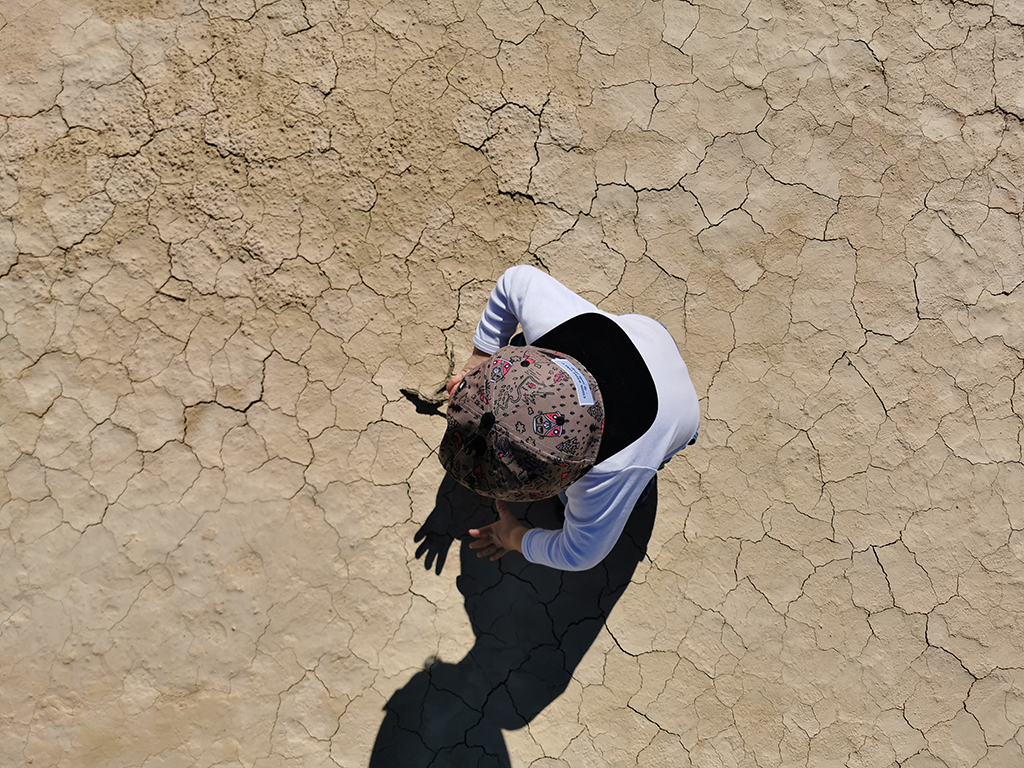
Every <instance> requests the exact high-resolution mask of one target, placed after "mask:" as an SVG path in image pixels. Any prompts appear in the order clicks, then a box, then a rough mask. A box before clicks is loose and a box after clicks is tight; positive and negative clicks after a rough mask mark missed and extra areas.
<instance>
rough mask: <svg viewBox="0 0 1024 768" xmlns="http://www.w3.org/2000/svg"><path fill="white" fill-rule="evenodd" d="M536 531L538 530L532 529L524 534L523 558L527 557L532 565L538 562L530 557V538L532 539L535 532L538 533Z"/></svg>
mask: <svg viewBox="0 0 1024 768" xmlns="http://www.w3.org/2000/svg"><path fill="white" fill-rule="evenodd" d="M536 530H537V529H536V528H531V529H530V530H528V531H527V532H526V533H524V534H523V557H525V558H526V559H527V560H528V561H529V562H531V563H536V562H537V561H536V560H535V559H534V558H532V557H530V554H529V553H530V538H531V537H532V535H533V532H534V531H536Z"/></svg>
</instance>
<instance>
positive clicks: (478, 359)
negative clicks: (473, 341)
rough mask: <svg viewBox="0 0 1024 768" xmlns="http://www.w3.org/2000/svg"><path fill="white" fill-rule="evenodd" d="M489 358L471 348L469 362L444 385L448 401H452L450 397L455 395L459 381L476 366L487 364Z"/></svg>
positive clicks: (485, 354)
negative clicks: (471, 352)
mask: <svg viewBox="0 0 1024 768" xmlns="http://www.w3.org/2000/svg"><path fill="white" fill-rule="evenodd" d="M490 358H491V356H490V355H489V354H487V353H486V352H482V351H481V350H479V349H477V348H476V347H473V354H472V355H470V356H469V360H467V361H466V364H465V365H464V366H462V370H461V371H459V372H458V373H456V374H455V375H454V376H452V377H451V378H450V379H448V383H447V384H446V385H445V389H447V390H448V399H449V400H451V399H452V395H453V394H455V388H456V387H457V386H459V382H460V381H462V380H463V379H464V378H466V374H467V373H469V372H470V371H472V370H473V369H474V368H476V367H477V366H479V365H482V364H483V363H485V362H487V361H488V360H489V359H490Z"/></svg>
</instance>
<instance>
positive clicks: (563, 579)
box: [370, 477, 657, 768]
mask: <svg viewBox="0 0 1024 768" xmlns="http://www.w3.org/2000/svg"><path fill="white" fill-rule="evenodd" d="M510 506H511V508H512V511H513V512H514V513H515V514H517V515H518V516H519V517H520V519H524V520H525V521H526V523H527V524H528V525H530V526H533V527H538V528H561V527H562V521H563V510H562V504H561V502H560V501H558V499H557V498H554V499H545V500H544V501H540V502H534V503H532V504H513V505H510ZM656 507H657V481H655V482H654V483H653V484H652V487H651V492H650V493H649V494H648V497H647V498H646V499H645V501H644V502H643V503H642V504H638V505H637V506H636V508H635V509H634V510H633V512H632V514H631V515H630V517H629V521H628V522H627V524H626V527H625V530H624V531H623V533H622V536H621V537H620V538H619V541H618V543H617V544H616V545H615V547H614V548H613V549H612V551H611V553H610V554H609V555H608V557H606V558H605V560H604V561H603V562H602V563H600V564H599V565H597V566H596V567H594V568H592V569H590V570H588V571H579V572H568V571H558V570H555V569H552V568H547V567H544V566H539V565H534V564H532V563H529V562H527V561H526V560H525V559H524V558H523V557H522V555H520V554H519V553H517V552H512V553H510V554H508V555H506V556H505V557H503V558H501V559H500V560H498V561H497V562H491V561H490V560H488V559H486V558H478V557H477V556H476V551H475V550H472V549H470V548H469V546H468V545H469V540H470V538H471V537H469V536H468V534H467V531H468V529H469V528H476V527H479V526H481V525H486V524H488V523H491V522H494V521H495V520H496V519H497V513H496V512H495V511H494V506H493V500H491V499H485V498H482V497H480V496H478V495H476V494H475V493H473V492H472V491H470V490H468V489H466V488H463V487H462V486H461V485H459V484H458V483H456V482H455V481H453V480H452V479H451V478H450V477H446V478H445V480H444V482H442V484H441V487H440V489H439V490H438V493H437V502H436V506H435V508H434V511H433V512H432V513H431V514H430V517H429V518H428V519H427V522H426V523H425V524H424V525H423V527H422V528H421V529H420V531H419V532H418V533H417V535H416V538H417V540H418V541H421V542H422V543H421V544H420V548H419V550H418V551H417V554H416V556H417V557H421V556H424V555H426V557H425V562H424V565H425V566H426V567H427V568H428V569H429V568H431V567H432V566H435V565H436V571H437V573H441V570H442V568H443V567H444V562H445V558H446V556H447V552H448V548H449V546H450V545H451V543H452V542H453V541H455V540H459V541H460V550H459V556H460V561H461V564H462V574H461V575H460V576H459V577H458V579H457V580H456V583H457V585H458V588H459V591H460V592H461V593H462V594H463V596H464V598H465V601H466V613H467V614H469V620H470V623H471V625H472V627H473V634H474V635H475V637H476V642H475V644H474V645H473V647H472V648H471V649H470V651H469V653H467V654H466V657H465V658H464V659H462V660H461V661H459V662H458V663H455V664H451V663H448V662H442V661H433V660H428V662H427V665H426V666H425V668H424V669H423V670H422V671H421V672H418V673H417V674H416V675H415V676H413V678H412V680H410V681H409V683H408V684H407V685H406V686H405V687H404V688H402V689H400V690H399V691H397V692H396V693H395V694H394V696H392V697H391V699H390V700H389V701H388V703H387V704H386V705H385V707H384V710H385V712H386V715H385V717H384V722H383V724H382V725H381V728H380V731H379V732H378V734H377V740H376V742H375V744H374V746H373V754H372V756H371V758H370V768H385V767H386V766H388V767H390V766H402V767H403V768H448V766H467V767H468V766H473V768H476V767H478V766H479V767H481V768H483V767H487V768H509V767H510V765H511V764H510V762H509V756H508V749H507V748H506V746H505V739H504V736H503V735H502V730H515V729H517V728H522V727H523V726H524V725H526V724H527V723H529V722H530V721H531V720H533V718H534V717H536V716H537V715H538V714H539V713H540V712H541V711H542V710H543V709H544V708H545V707H547V705H548V704H550V703H551V702H553V701H554V700H555V699H556V698H558V697H559V696H560V695H561V694H562V692H563V691H564V690H565V689H566V687H567V686H568V685H569V681H570V679H571V677H572V674H573V672H574V670H575V669H576V667H577V666H578V665H579V663H580V661H581V660H582V659H583V656H584V654H586V652H587V650H588V649H589V648H590V646H591V645H592V644H593V642H594V640H595V638H596V637H597V635H598V633H599V632H600V630H601V627H602V626H604V623H605V621H606V620H607V619H608V614H609V613H610V611H611V609H612V607H613V606H614V605H615V603H616V602H617V601H618V599H619V598H620V597H621V596H622V594H623V592H624V591H625V589H626V586H627V585H628V584H629V581H630V579H631V578H632V575H633V572H634V571H635V570H636V566H637V564H638V563H639V562H640V561H641V560H642V559H643V557H644V556H645V554H646V552H647V543H648V541H649V540H650V537H651V530H652V529H653V527H654V514H655V509H656Z"/></svg>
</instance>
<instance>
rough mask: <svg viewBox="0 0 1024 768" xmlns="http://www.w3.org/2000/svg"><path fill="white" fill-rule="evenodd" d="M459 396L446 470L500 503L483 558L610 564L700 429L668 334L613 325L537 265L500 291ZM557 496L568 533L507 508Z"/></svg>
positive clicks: (649, 326) (633, 318) (487, 311)
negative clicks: (662, 474) (661, 474)
mask: <svg viewBox="0 0 1024 768" xmlns="http://www.w3.org/2000/svg"><path fill="white" fill-rule="evenodd" d="M517 326H521V327H522V334H521V335H520V336H519V337H517V338H516V339H513V334H514V333H515V332H516V328H517ZM510 342H511V343H510ZM447 390H448V396H449V402H448V414H447V418H448V425H447V429H446V431H445V435H444V437H443V438H442V440H441V446H440V448H439V450H438V455H439V457H440V459H441V463H442V464H443V465H444V467H445V469H446V470H447V471H448V472H449V473H450V474H451V475H452V476H453V477H454V478H455V479H456V480H457V481H458V482H460V483H462V484H463V485H465V486H467V487H468V488H470V489H472V490H474V491H476V492H477V493H479V494H481V495H484V496H490V497H493V498H495V499H497V510H498V521H497V522H495V523H493V524H491V525H487V526H484V527H483V528H479V529H472V530H470V534H471V535H472V536H474V537H475V539H476V540H475V541H474V542H473V543H471V544H470V547H472V548H473V549H476V550H478V552H477V556H478V557H490V558H491V560H497V559H498V558H499V557H502V556H503V555H504V554H505V553H507V552H509V551H511V550H515V551H518V552H522V554H523V556H524V557H525V558H526V559H527V560H529V561H530V562H533V563H539V564H542V565H547V566H550V567H552V568H559V569H562V570H569V571H578V570H586V569H588V568H592V567H593V566H595V565H597V564H598V563H600V562H601V561H602V560H603V559H604V558H605V556H606V555H607V554H608V553H609V552H610V551H611V549H612V547H613V546H614V545H615V542H616V541H617V540H618V538H619V535H620V534H621V533H622V529H623V527H624V526H625V524H626V520H627V518H628V517H629V514H630V512H632V510H633V506H634V505H635V504H636V502H637V500H638V499H639V498H640V497H641V494H642V493H643V492H644V489H645V488H646V487H647V485H648V483H649V482H650V481H651V480H652V479H653V477H654V475H655V473H656V472H657V471H658V469H659V468H661V467H662V466H664V464H665V462H666V461H668V459H669V458H671V457H672V456H673V455H674V454H675V453H677V452H678V451H680V450H682V449H683V448H685V447H686V446H687V445H689V444H692V443H693V442H694V441H695V440H696V437H697V428H698V426H699V421H700V410H699V406H698V400H697V394H696V392H695V391H694V388H693V384H692V383H691V382H690V376H689V373H688V372H687V369H686V364H685V363H684V362H683V359H682V357H681V356H680V354H679V349H678V347H677V345H676V342H675V340H674V339H673V338H672V336H671V334H669V332H668V331H667V330H666V329H665V327H664V326H663V325H662V324H661V323H659V322H658V321H656V320H653V319H651V318H649V317H644V316H643V315H637V314H627V315H612V314H610V313H608V312H604V311H602V310H600V309H598V308H597V307H596V306H595V305H594V304H591V303H590V302H589V301H587V300H586V299H584V298H582V297H581V296H578V295H577V294H576V293H574V292H573V291H571V290H569V289H568V288H566V287H565V286H564V285H562V284H561V283H559V282H558V281H557V280H555V279H554V278H553V277H551V276H550V275H548V274H546V273H545V272H542V271H541V270H539V269H537V268H535V267H531V266H527V265H520V266H516V267H512V268H510V269H508V270H507V271H506V272H505V273H504V274H503V275H502V276H501V277H500V278H499V279H498V282H497V285H496V286H495V287H494V290H493V291H492V292H491V295H490V298H489V300H488V302H487V306H486V307H485V308H484V311H483V314H482V316H481V318H480V322H479V324H478V325H477V329H476V333H475V335H474V337H473V354H472V355H471V356H470V358H469V360H468V361H467V362H466V364H465V365H464V366H463V367H462V369H461V370H460V371H459V372H458V373H456V374H455V375H454V376H452V377H451V379H450V380H449V382H448V384H447ZM556 494H561V495H562V499H563V501H564V502H565V524H564V527H563V528H562V529H561V530H544V529H539V528H533V529H528V528H526V527H525V526H523V525H522V524H520V523H519V521H518V520H517V519H516V517H515V516H514V515H513V514H512V513H511V512H510V510H509V508H508V505H507V503H506V502H509V501H530V500H534V499H542V498H547V497H549V496H554V495H556Z"/></svg>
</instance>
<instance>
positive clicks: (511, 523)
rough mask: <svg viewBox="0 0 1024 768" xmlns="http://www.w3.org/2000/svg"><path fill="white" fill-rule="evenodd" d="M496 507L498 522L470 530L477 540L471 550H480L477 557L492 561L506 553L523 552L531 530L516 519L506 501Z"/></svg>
mask: <svg viewBox="0 0 1024 768" xmlns="http://www.w3.org/2000/svg"><path fill="white" fill-rule="evenodd" d="M495 506H497V508H498V522H496V523H491V524H490V525H485V526H484V527H483V528H470V529H469V535H470V536H475V537H476V538H477V541H474V542H472V543H471V544H470V545H469V548H470V549H476V550H479V551H478V552H477V553H476V556H477V557H488V556H489V557H490V558H491V560H492V561H493V560H497V559H498V558H499V557H501V556H502V555H504V554H505V553H506V552H511V551H513V550H515V551H516V552H522V551H523V536H525V535H526V532H527V531H528V530H530V529H529V528H527V527H526V526H525V525H522V524H521V523H520V522H519V521H518V520H517V519H516V517H515V515H513V514H512V512H511V511H509V508H508V504H506V503H505V502H504V501H501V500H500V499H499V500H498V502H497V504H496V505H495Z"/></svg>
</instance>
